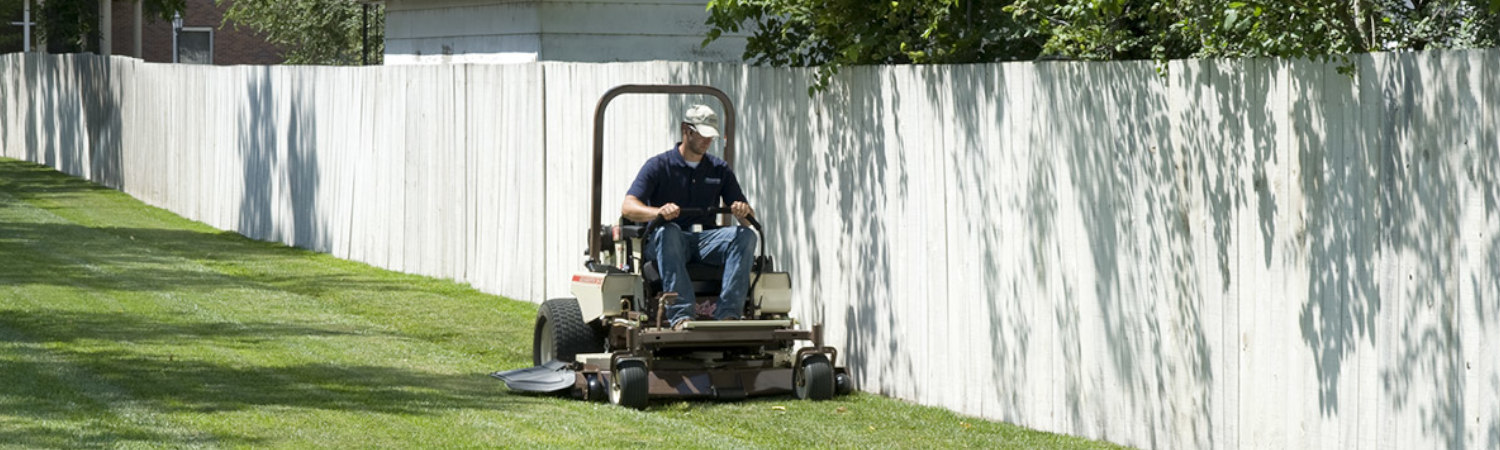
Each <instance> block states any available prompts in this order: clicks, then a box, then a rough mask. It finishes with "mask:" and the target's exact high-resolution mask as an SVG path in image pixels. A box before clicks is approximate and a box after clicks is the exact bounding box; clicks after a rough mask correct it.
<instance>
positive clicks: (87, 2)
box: [0, 0, 187, 53]
mask: <svg viewBox="0 0 1500 450" xmlns="http://www.w3.org/2000/svg"><path fill="white" fill-rule="evenodd" d="M101 1H107V0H48V1H46V2H43V3H41V4H37V2H36V1H35V0H33V2H32V4H31V13H32V20H34V21H36V27H37V31H38V33H39V36H40V37H41V38H42V39H44V40H46V42H47V47H48V51H50V52H56V53H75V52H81V51H89V50H93V49H96V48H97V47H98V40H99V34H100V30H99V3H100V2H101ZM143 1H144V3H143V4H142V5H143V7H144V9H145V10H146V12H147V13H148V14H150V15H152V16H155V17H159V18H161V19H163V20H170V19H171V18H172V14H173V13H175V12H178V11H182V10H183V8H185V7H186V5H187V0H143ZM23 8H24V4H23V0H0V17H12V16H13V15H14V14H16V13H17V12H19V11H21V10H22V9H23ZM0 26H9V24H8V23H6V24H3V25H0Z"/></svg>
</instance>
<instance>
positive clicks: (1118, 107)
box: [0, 50, 1500, 448]
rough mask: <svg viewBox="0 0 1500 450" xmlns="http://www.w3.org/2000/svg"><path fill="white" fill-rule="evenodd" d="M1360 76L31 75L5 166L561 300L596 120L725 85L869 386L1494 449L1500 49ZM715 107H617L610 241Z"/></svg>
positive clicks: (678, 69) (1040, 415)
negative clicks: (641, 171) (600, 113)
mask: <svg viewBox="0 0 1500 450" xmlns="http://www.w3.org/2000/svg"><path fill="white" fill-rule="evenodd" d="M1352 62H1353V65H1354V68H1355V69H1356V70H1355V74H1354V75H1353V76H1347V75H1342V74H1339V73H1337V72H1336V70H1335V68H1336V67H1337V66H1338V65H1339V63H1338V62H1335V63H1330V64H1322V63H1313V62H1301V61H1285V60H1230V61H1178V62H1173V63H1171V64H1170V65H1169V67H1168V72H1167V73H1168V75H1166V76H1161V75H1158V72H1157V71H1156V68H1155V67H1154V66H1153V65H1152V64H1150V63H1129V62H1127V63H1041V64H1033V63H1015V64H990V65H972V66H939V67H934V66H918V67H859V68H850V69H846V70H844V71H843V72H842V73H841V74H840V75H839V76H838V77H836V79H835V84H834V85H833V87H832V88H831V89H830V90H829V91H827V92H826V93H823V94H819V95H816V96H812V97H809V96H808V95H807V93H806V92H807V84H808V82H809V80H810V78H811V73H810V72H808V71H805V70H787V69H772V68H761V67H749V66H739V65H718V64H689V63H668V62H654V63H631V64H553V63H541V64H526V65H508V66H477V65H476V66H406V67H372V68H321V67H319V68H314V67H248V66H242V67H200V66H173V65H160V64H144V63H139V62H135V61H132V60H126V59H102V58H96V57H89V56H39V55H28V56H22V55H6V56H0V144H3V149H4V156H7V157H12V158H21V159H26V160H30V161H35V162H38V163H42V164H46V165H49V166H52V167H55V168H57V169H58V170H61V171H64V172H67V173H71V174H74V175H78V176H81V177H86V178H89V179H92V180H95V181H97V182H99V183H102V184H105V185H108V186H112V187H115V188H119V189H122V190H124V191H125V192H128V193H130V194H131V195H134V196H136V197H138V198H140V199H142V200H144V201H146V202H148V203H151V204H153V205H158V206H161V207H164V208H167V209H170V210H172V211H174V212H177V213H179V214H182V215H184V216H187V217H190V218H193V219H197V220H201V221H204V222H206V223H209V224H211V225H213V226H215V227H219V228H223V229H227V230H234V231H237V232H240V233H243V234H245V235H247V236H251V237H254V238H257V239H265V240H273V241H280V242H285V243H288V244H293V245H297V246H300V247H306V248H310V249H314V250H317V251H323V252H331V253H333V254H334V255H337V256H340V257H344V258H349V259H354V260H359V261H365V262H368V263H370V264H374V265H377V266H381V267H387V268H391V269H395V270H401V271H406V272H413V273H420V274H427V275H433V276H439V277H446V278H452V279H456V280H460V281H463V282H467V283H471V284H473V285H474V286H476V287H478V288H479V289H482V290H485V291H488V292H494V293H498V294H502V295H506V296H509V297H513V298H518V299H524V300H529V301H540V300H542V299H544V298H546V297H548V296H559V295H564V293H565V292H566V290H565V283H564V281H565V275H566V274H567V273H569V272H571V271H573V270H575V269H577V268H578V267H580V262H581V260H582V258H583V256H582V253H581V252H582V250H583V249H584V246H585V245H586V243H585V241H584V236H583V235H584V230H585V228H586V227H587V223H586V221H587V217H588V211H587V205H588V170H589V164H590V158H589V152H590V146H589V143H590V138H591V121H590V120H591V117H592V113H593V108H594V106H595V102H596V101H597V99H598V97H599V95H600V94H602V93H603V92H604V91H605V90H607V89H608V88H610V87H613V86H615V85H618V84H623V83H701V84H710V85H714V86H717V87H719V88H721V89H723V90H725V91H726V92H728V93H729V94H730V96H731V97H733V98H734V99H735V102H736V106H737V107H738V111H739V114H740V117H741V119H742V120H741V121H740V124H739V125H740V132H741V137H740V141H739V145H740V151H739V155H740V159H739V161H738V162H737V164H736V167H737V169H738V171H739V172H740V174H741V178H742V179H743V180H745V181H744V183H745V185H746V188H747V190H748V194H749V196H750V198H751V200H752V202H753V204H754V205H755V206H756V207H757V209H758V210H759V211H760V214H761V216H763V220H764V221H765V222H766V225H767V227H768V229H769V230H770V232H769V233H768V243H769V250H770V251H771V252H772V254H773V255H775V256H776V258H777V261H778V263H779V264H780V265H781V266H782V267H785V268H786V269H789V270H790V271H791V272H792V273H793V274H794V275H793V276H794V285H795V286H796V295H797V296H796V299H797V305H798V306H797V313H798V314H800V316H801V317H803V318H804V320H805V321H808V322H813V321H817V322H823V323H826V324H827V325H828V331H829V333H830V336H829V337H830V338H831V341H832V343H833V344H834V345H837V346H839V347H841V348H843V349H844V350H845V354H844V359H843V361H844V362H845V363H846V364H847V365H848V366H849V368H850V370H851V371H852V372H853V374H854V375H855V380H856V382H857V384H858V386H859V388H861V389H863V390H867V391H871V392H878V393H882V394H886V395H891V396H895V397H899V398H904V399H909V400H912V401H916V402H920V403H924V404H930V405H938V406H942V407H946V408H950V409H953V410H956V411H959V412H962V413H966V414H972V415H976V416H982V417H986V418H991V419H999V420H1005V421H1009V422H1014V423H1018V424H1022V425H1025V426H1028V427H1034V428H1039V429H1044V430H1051V431H1057V432H1061V433H1067V434H1074V435H1081V436H1087V437H1091V438H1100V439H1106V440H1110V441H1114V442H1120V443H1124V444H1130V445H1136V446H1141V447H1153V448H1217V447H1223V448H1240V447H1244V448H1310V447H1318V448H1374V447H1379V448H1433V447H1471V448H1494V447H1496V446H1500V143H1497V135H1496V131H1497V126H1496V123H1497V120H1500V117H1497V111H1500V108H1497V107H1500V81H1497V80H1496V79H1495V76H1494V74H1495V73H1500V51H1497V50H1490V51H1474V52H1446V53H1416V54H1382V55H1373V56H1365V57H1360V58H1356V59H1354V60H1353V61H1352ZM711 100H712V99H707V98H704V99H693V98H666V97H625V98H622V99H621V100H619V101H617V102H615V104H614V105H613V106H612V107H611V114H610V116H609V128H608V130H609V132H608V142H609V143H610V147H609V153H608V156H607V158H606V162H607V164H608V166H607V167H608V168H607V169H606V170H605V185H606V192H605V199H607V202H606V205H605V213H604V214H605V217H613V216H614V201H616V200H615V199H619V198H620V197H621V195H622V194H623V192H624V189H625V188H626V186H627V184H628V183H629V181H630V179H631V178H633V176H634V175H635V172H636V170H637V168H638V167H639V165H640V163H641V162H642V161H643V160H644V159H645V158H646V157H648V156H649V155H652V154H654V153H658V152H661V151H665V150H666V149H667V148H668V147H669V146H670V145H671V144H672V143H673V142H674V138H675V136H674V135H673V134H674V129H675V121H676V120H677V119H676V114H677V113H678V112H679V111H681V110H682V109H684V107H685V106H686V105H689V104H691V103H696V102H707V103H710V104H712V101H711ZM481 313H483V312H476V314H481ZM955 432H961V429H960V428H959V427H958V424H955Z"/></svg>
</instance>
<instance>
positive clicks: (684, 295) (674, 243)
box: [644, 222, 756, 326]
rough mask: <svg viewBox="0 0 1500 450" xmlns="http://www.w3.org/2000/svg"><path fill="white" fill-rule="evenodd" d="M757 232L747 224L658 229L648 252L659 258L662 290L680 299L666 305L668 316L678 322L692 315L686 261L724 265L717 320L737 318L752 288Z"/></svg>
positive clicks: (716, 306)
mask: <svg viewBox="0 0 1500 450" xmlns="http://www.w3.org/2000/svg"><path fill="white" fill-rule="evenodd" d="M755 243H756V236H755V232H754V231H751V230H750V229H749V228H745V227H738V226H732V227H724V228H718V229H713V230H707V231H702V232H698V233H693V232H686V231H682V227H679V226H677V224H675V223H670V222H669V223H667V224H666V225H663V226H662V227H661V228H658V229H657V230H656V231H655V232H654V233H652V235H651V239H649V240H648V241H647V242H646V248H645V249H644V250H645V251H646V254H647V255H648V257H651V258H653V259H655V260H656V270H657V271H659V272H661V286H662V291H663V292H666V291H670V292H676V293H677V302H676V303H674V304H671V305H666V308H667V310H666V315H667V317H670V318H671V319H672V325H674V326H675V325H677V323H678V322H681V321H682V320H685V319H691V318H693V305H694V303H696V302H697V298H696V297H694V295H693V283H692V280H689V279H688V273H687V263H689V262H694V263H700V264H708V265H713V266H724V284H723V287H722V289H721V290H720V291H719V302H718V303H717V304H716V305H714V312H713V318H714V320H724V319H737V318H739V317H740V315H741V314H742V313H743V312H744V310H745V294H746V292H747V291H749V290H750V266H751V265H752V264H753V263H754V261H755Z"/></svg>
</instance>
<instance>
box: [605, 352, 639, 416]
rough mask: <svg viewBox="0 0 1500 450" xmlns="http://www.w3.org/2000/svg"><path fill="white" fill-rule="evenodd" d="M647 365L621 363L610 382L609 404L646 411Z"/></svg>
mask: <svg viewBox="0 0 1500 450" xmlns="http://www.w3.org/2000/svg"><path fill="white" fill-rule="evenodd" d="M646 383H647V380H646V365H645V364H641V363H639V362H625V363H621V364H620V367H619V368H618V370H616V371H615V373H614V376H612V377H610V382H609V402H610V403H614V404H616V405H620V406H624V407H626V408H631V409H646V394H647V393H648V390H647V386H646Z"/></svg>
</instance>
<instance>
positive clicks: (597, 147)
mask: <svg viewBox="0 0 1500 450" xmlns="http://www.w3.org/2000/svg"><path fill="white" fill-rule="evenodd" d="M624 94H702V95H712V96H714V97H716V98H718V99H719V103H720V105H721V106H722V107H723V109H724V162H726V163H729V167H730V168H733V167H734V102H732V101H730V100H729V96H728V95H724V91H721V90H718V89H717V88H714V87H712V86H702V85H677V84H625V85H620V86H615V87H614V88H612V89H610V90H609V91H606V92H605V93H604V96H603V97H600V98H599V105H598V106H595V107H594V173H593V183H594V194H593V199H592V201H590V202H589V206H590V208H589V261H598V260H599V225H600V223H599V221H600V220H601V218H600V214H599V207H600V206H602V203H601V202H602V200H603V199H601V198H600V196H602V195H603V193H602V191H601V190H600V189H601V187H602V186H601V185H602V184H604V110H605V108H608V107H609V102H610V101H612V100H614V99H615V97H619V96H621V95H624Z"/></svg>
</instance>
